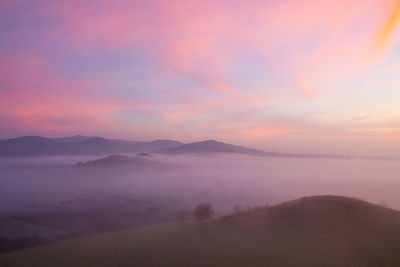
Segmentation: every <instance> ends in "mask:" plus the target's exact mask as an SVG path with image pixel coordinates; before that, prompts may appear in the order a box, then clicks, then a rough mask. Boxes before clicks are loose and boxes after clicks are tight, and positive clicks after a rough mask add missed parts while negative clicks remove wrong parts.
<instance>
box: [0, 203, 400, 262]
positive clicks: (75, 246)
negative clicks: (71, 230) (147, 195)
mask: <svg viewBox="0 0 400 267" xmlns="http://www.w3.org/2000/svg"><path fill="white" fill-rule="evenodd" d="M0 266H400V212H399V211H395V210H391V209H387V208H384V207H380V206H377V205H374V204H371V203H368V202H364V201H361V200H357V199H352V198H344V197H336V196H317V197H306V198H302V199H298V200H294V201H290V202H287V203H283V204H279V205H276V206H273V207H270V208H267V207H260V208H257V209H254V210H251V211H245V212H241V213H239V214H235V215H228V216H225V217H222V218H220V219H217V220H213V221H207V222H204V223H190V224H187V225H177V224H173V225H161V226H157V227H146V228H141V229H135V230H128V231H120V232H114V233H109V234H103V235H96V236H92V237H86V238H82V239H70V240H66V241H62V242H59V243H55V244H51V245H46V246H42V247H37V248H33V249H26V250H22V251H18V252H13V253H8V254H3V255H0Z"/></svg>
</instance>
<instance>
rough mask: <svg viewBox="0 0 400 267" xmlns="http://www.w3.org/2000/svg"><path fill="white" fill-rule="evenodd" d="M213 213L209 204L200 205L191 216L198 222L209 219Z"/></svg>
mask: <svg viewBox="0 0 400 267" xmlns="http://www.w3.org/2000/svg"><path fill="white" fill-rule="evenodd" d="M213 213H214V210H213V208H212V205H211V203H209V202H205V203H202V204H200V205H198V206H197V207H196V208H195V209H194V210H193V216H194V218H195V219H196V220H198V221H204V220H207V219H211V218H212V215H213Z"/></svg>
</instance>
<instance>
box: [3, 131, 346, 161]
mask: <svg viewBox="0 0 400 267" xmlns="http://www.w3.org/2000/svg"><path fill="white" fill-rule="evenodd" d="M140 152H151V153H157V154H168V155H179V154H188V153H197V154H199V153H200V154H210V153H233V154H243V155H250V156H257V157H297V158H351V157H348V156H338V155H323V154H301V153H279V152H265V151H261V150H256V149H252V148H248V147H244V146H238V145H233V144H227V143H223V142H219V141H216V140H206V141H200V142H193V143H188V144H183V143H181V142H178V141H174V140H167V139H160V140H155V141H150V142H143V141H128V140H116V139H106V138H102V137H91V136H82V135H75V136H71V137H61V138H45V137H41V136H22V137H17V138H12V139H2V140H0V157H3V158H4V157H30V156H52V155H111V154H118V153H121V154H124V153H125V154H130V153H140Z"/></svg>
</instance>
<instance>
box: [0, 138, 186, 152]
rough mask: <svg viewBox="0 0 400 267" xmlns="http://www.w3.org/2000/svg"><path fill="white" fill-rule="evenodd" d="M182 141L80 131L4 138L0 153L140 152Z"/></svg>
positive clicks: (1, 141)
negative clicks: (57, 135) (132, 138)
mask: <svg viewBox="0 0 400 267" xmlns="http://www.w3.org/2000/svg"><path fill="white" fill-rule="evenodd" d="M179 145H182V143H180V142H177V141H172V140H155V141H151V142H140V141H125V140H113V139H106V138H101V137H87V136H80V135H77V136H72V137H62V138H45V137H40V136H23V137H18V138H12V139H3V140H0V157H29V156H52V155H106V154H115V153H138V152H143V151H150V150H155V149H166V148H170V147H176V146H179Z"/></svg>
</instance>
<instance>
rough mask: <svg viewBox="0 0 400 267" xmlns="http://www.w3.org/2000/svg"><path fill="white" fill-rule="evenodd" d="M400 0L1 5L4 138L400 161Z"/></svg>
mask: <svg viewBox="0 0 400 267" xmlns="http://www.w3.org/2000/svg"><path fill="white" fill-rule="evenodd" d="M399 24H400V1H399V0H352V1H341V0H340V1H338V0H326V1H318V0H299V1H293V0H283V1H277V0H264V1H260V0H256V1H251V2H249V1H244V0H238V1H227V0H220V1H211V0H205V1H204V0H203V1H192V0H189V1H177V0H149V1H128V0H117V1H105V0H102V1H85V0H84V1H74V0H72V1H47V0H36V1H30V0H3V1H1V2H0V36H1V37H0V38H1V39H0V129H1V130H0V138H11V137H16V136H21V135H42V136H53V137H55V136H67V135H75V134H82V135H89V136H92V135H97V136H105V137H110V138H125V139H132V140H153V139H159V138H168V139H174V140H179V141H182V142H192V141H196V140H204V139H218V140H223V141H226V142H232V143H237V144H241V145H247V146H252V147H260V148H262V149H265V150H274V151H292V152H316V153H343V154H352V155H382V156H385V155H397V156H400V153H399V152H398V151H399V148H400V53H399V52H400V46H399V40H400V26H399Z"/></svg>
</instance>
